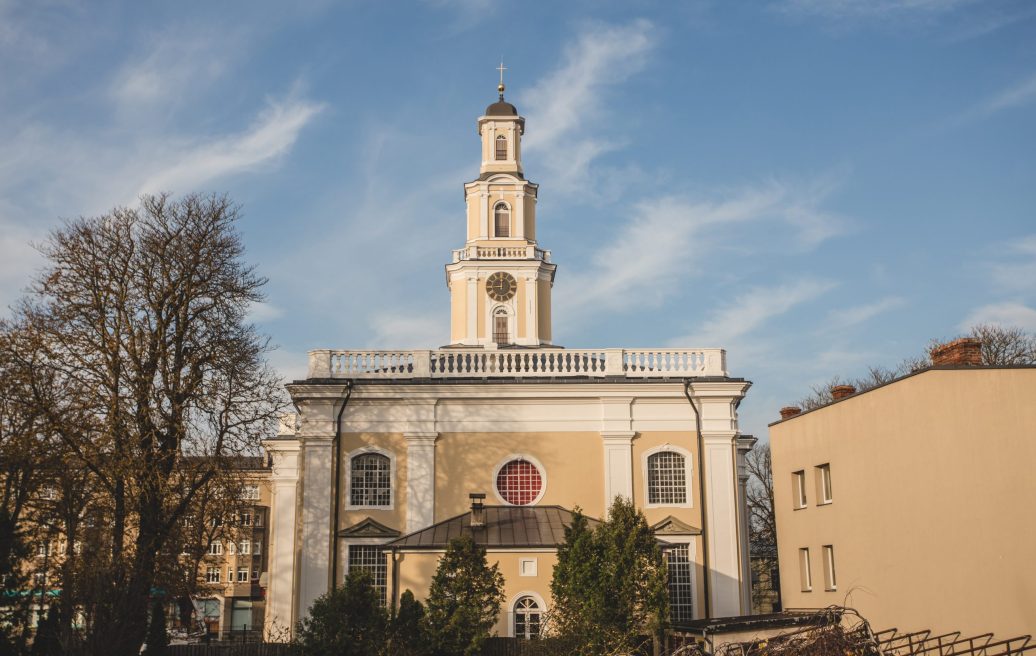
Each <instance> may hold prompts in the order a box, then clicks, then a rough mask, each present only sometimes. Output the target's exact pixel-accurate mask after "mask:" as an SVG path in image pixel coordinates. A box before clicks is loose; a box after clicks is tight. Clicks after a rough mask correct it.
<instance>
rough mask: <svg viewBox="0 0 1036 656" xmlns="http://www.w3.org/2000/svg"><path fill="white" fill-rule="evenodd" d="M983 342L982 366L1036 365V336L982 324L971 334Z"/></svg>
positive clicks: (1016, 329)
mask: <svg viewBox="0 0 1036 656" xmlns="http://www.w3.org/2000/svg"><path fill="white" fill-rule="evenodd" d="M969 336H970V337H974V338H976V339H978V340H980V341H981V342H982V364H984V365H1015V364H1036V335H1030V334H1028V333H1026V332H1025V331H1024V330H1022V329H1021V328H1010V327H1005V326H998V325H994V324H987V323H980V324H978V325H976V326H974V327H972V329H971V332H970V333H969Z"/></svg>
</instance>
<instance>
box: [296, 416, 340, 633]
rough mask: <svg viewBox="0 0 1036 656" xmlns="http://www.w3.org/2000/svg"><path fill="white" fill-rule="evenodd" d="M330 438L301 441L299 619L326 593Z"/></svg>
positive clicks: (328, 549) (318, 437) (328, 571)
mask: <svg viewBox="0 0 1036 656" xmlns="http://www.w3.org/2000/svg"><path fill="white" fill-rule="evenodd" d="M333 442H334V439H333V437H330V436H323V435H310V436H306V437H304V438H303V439H302V467H303V470H304V472H305V473H304V476H303V479H302V482H303V484H302V539H301V542H300V544H299V547H300V548H299V605H298V616H299V617H300V618H301V617H305V616H306V615H308V614H309V608H310V606H312V605H313V602H314V601H315V600H316V598H317V597H319V596H320V595H322V594H324V593H326V592H327V591H328V586H329V577H330V572H331V490H332V487H331V486H332V471H333V468H332V464H333V462H332V452H333V450H332V448H331V447H332V445H333Z"/></svg>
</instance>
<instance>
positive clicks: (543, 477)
mask: <svg viewBox="0 0 1036 656" xmlns="http://www.w3.org/2000/svg"><path fill="white" fill-rule="evenodd" d="M512 460H526V461H528V462H531V463H532V464H533V465H534V466H535V467H536V469H538V470H539V472H540V482H541V483H542V485H541V486H540V493H539V494H538V495H537V496H536V498H535V499H533V500H532V501H530V502H529V503H528V504H526V505H524V506H518V505H515V504H513V503H511V502H509V501H508V500H507V499H505V498H504V497H503V496H501V494H500V490H498V489H497V488H496V477H497V476H499V475H500V470H501V469H503V468H504V465H506V464H507V463H509V462H511V461H512ZM490 487H492V488H493V496H495V497H496V498H497V500H498V501H499V502H500V503H501V504H503V505H505V506H511V507H514V508H531V507H532V506H535V505H536V504H538V503H539V502H540V501H542V500H543V495H544V494H546V493H547V469H546V467H544V466H543V463H542V462H540V461H539V460H538V459H537V458H536V457H535V456H530V455H529V454H528V453H512V454H511V455H509V456H507V457H505V458H504V459H503V460H501V461H499V462H497V463H496V466H495V467H493V478H492V482H491V483H490Z"/></svg>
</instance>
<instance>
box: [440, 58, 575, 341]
mask: <svg viewBox="0 0 1036 656" xmlns="http://www.w3.org/2000/svg"><path fill="white" fill-rule="evenodd" d="M498 70H499V71H500V84H499V86H498V87H497V91H498V93H499V98H498V100H497V101H496V102H495V103H493V104H491V105H489V106H488V107H486V111H485V113H484V114H483V115H482V116H480V117H479V118H478V121H477V124H476V125H477V128H478V134H479V137H480V138H481V141H482V161H481V164H480V167H479V176H478V178H477V179H476V180H473V181H471V182H469V183H467V184H465V185H464V197H465V200H466V203H467V221H466V228H467V238H466V240H465V243H464V247H463V248H460V249H457V250H454V251H453V258H452V260H453V261H452V262H451V263H450V264H448V265H446V283H447V286H448V287H449V289H450V305H451V309H452V312H451V329H450V342H451V344H452V345H453V346H468V347H474V346H481V347H484V348H499V347H516V346H517V347H520V346H532V347H539V346H548V345H550V344H551V326H550V292H551V287H552V286H553V284H554V272H555V270H556V268H557V266H556V265H555V264H552V263H551V262H550V252H549V251H545V250H543V249H541V248H539V246H538V244H537V242H536V194H537V190H538V185H536V184H534V183H532V182H529V181H528V180H526V179H525V175H524V172H523V170H522V146H521V141H522V135H523V134H524V133H525V119H524V118H523V117H522V116H520V115H519V114H518V108H517V107H515V106H514V105H512V104H511V103H509V102H507V101H506V100H504V89H505V87H504V79H503V72H504V71H505V70H506V68H504V66H503V62H501V64H500V68H499V69H498Z"/></svg>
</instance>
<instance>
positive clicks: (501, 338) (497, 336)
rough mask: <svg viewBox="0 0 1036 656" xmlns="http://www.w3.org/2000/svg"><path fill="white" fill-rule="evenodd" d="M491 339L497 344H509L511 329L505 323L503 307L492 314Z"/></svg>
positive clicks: (505, 313) (505, 317)
mask: <svg viewBox="0 0 1036 656" xmlns="http://www.w3.org/2000/svg"><path fill="white" fill-rule="evenodd" d="M493 341H494V342H496V343H497V344H510V343H511V331H510V330H508V325H507V311H506V310H504V309H503V308H501V309H499V310H497V311H496V314H494V315H493Z"/></svg>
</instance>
